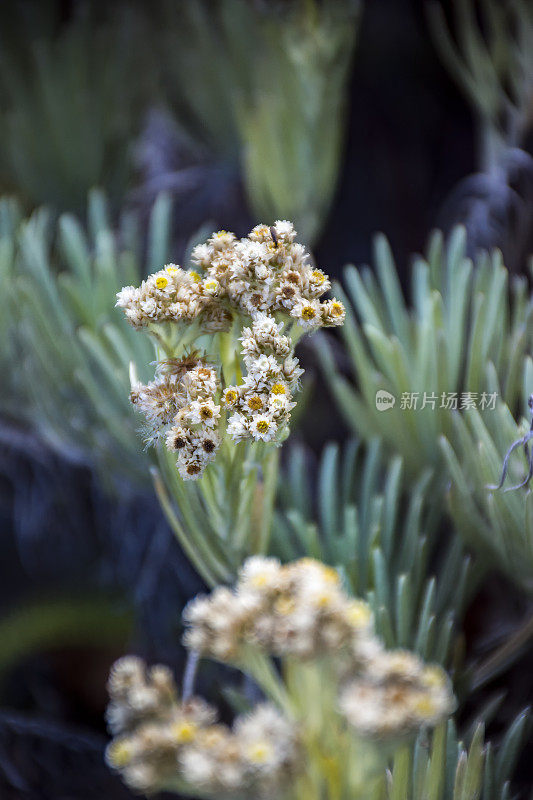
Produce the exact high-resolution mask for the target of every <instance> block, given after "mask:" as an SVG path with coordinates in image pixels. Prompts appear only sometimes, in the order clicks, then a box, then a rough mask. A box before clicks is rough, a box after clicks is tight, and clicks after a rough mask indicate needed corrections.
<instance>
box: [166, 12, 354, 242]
mask: <svg viewBox="0 0 533 800" xmlns="http://www.w3.org/2000/svg"><path fill="white" fill-rule="evenodd" d="M163 9H164V12H165V13H164V16H163V19H164V25H162V31H161V41H162V46H163V52H164V54H165V59H164V64H163V65H162V74H163V77H164V78H166V92H167V96H168V99H169V101H170V104H171V106H172V107H173V109H174V110H175V112H176V115H177V118H178V121H180V122H181V123H182V124H184V125H185V126H186V127H187V126H188V127H189V128H190V129H191V130H193V131H194V132H195V133H196V135H197V136H198V137H199V138H200V140H201V141H203V142H204V143H206V144H207V145H208V146H209V147H210V148H211V149H213V150H214V151H215V152H217V153H219V154H221V155H222V156H224V157H225V158H229V159H234V160H235V159H236V158H239V157H240V158H241V159H242V162H243V166H244V177H245V185H246V190H247V193H248V197H249V199H250V202H251V206H252V211H253V213H254V215H255V217H256V218H257V219H258V220H260V219H268V220H272V221H273V220H274V219H277V218H280V217H281V218H287V219H290V220H292V221H293V222H294V224H295V226H296V229H297V230H298V232H299V234H300V236H301V238H302V239H303V241H306V242H312V240H313V239H314V238H316V236H317V234H318V233H319V231H320V228H321V226H322V224H323V223H324V219H325V215H326V213H327V211H328V208H329V205H330V203H331V199H332V195H333V191H334V189H335V184H336V179H337V174H338V169H339V163H340V157H341V149H342V132H343V120H344V106H345V101H346V85H347V79H348V67H349V64H350V58H351V54H352V51H353V46H354V42H355V35H356V32H357V20H358V15H359V9H360V4H359V2H358V0H342V2H339V3H318V2H316V0H309V1H308V2H302V0H290V2H288V3H286V4H285V5H284V6H283V7H281V8H278V7H274V8H271V9H270V8H268V6H267V5H265V6H264V7H262V8H258V6H257V5H254V4H252V3H247V2H245V0H227V1H226V0H225V1H224V2H213V3H209V2H204V1H202V0H195V1H194V2H189V3H187V4H176V3H166V4H163ZM184 72H186V73H187V75H188V76H190V77H191V79H190V80H187V81H183V80H182V79H181V76H182V75H183V74H184Z"/></svg>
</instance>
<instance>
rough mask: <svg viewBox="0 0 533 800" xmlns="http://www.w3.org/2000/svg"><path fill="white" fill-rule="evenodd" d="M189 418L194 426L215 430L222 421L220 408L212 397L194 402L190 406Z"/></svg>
mask: <svg viewBox="0 0 533 800" xmlns="http://www.w3.org/2000/svg"><path fill="white" fill-rule="evenodd" d="M187 418H188V420H189V422H191V423H192V424H193V425H203V426H204V427H206V428H214V427H215V426H216V425H217V424H218V421H219V419H220V406H219V405H216V404H215V401H214V400H213V398H212V397H208V398H206V399H202V400H193V401H192V403H190V405H189V410H188V413H187Z"/></svg>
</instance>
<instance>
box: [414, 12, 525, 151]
mask: <svg viewBox="0 0 533 800" xmlns="http://www.w3.org/2000/svg"><path fill="white" fill-rule="evenodd" d="M428 10H429V22H430V27H431V32H432V34H433V39H434V42H435V45H436V47H437V49H438V51H439V53H440V55H441V57H442V60H443V62H444V64H445V65H446V66H447V67H448V69H449V70H450V73H451V74H452V76H453V77H454V78H455V80H456V81H457V83H458V84H459V86H461V88H462V89H463V91H464V92H465V94H466V96H467V98H468V100H469V102H470V103H471V105H472V106H473V107H474V109H475V110H476V111H477V114H478V116H479V117H480V120H481V124H482V134H483V135H484V137H485V142H484V145H485V151H484V153H483V158H484V160H485V164H484V166H485V167H488V166H490V164H491V162H492V161H493V160H494V158H495V156H496V157H497V155H498V149H499V147H501V144H502V143H505V144H506V145H510V146H519V145H520V144H521V142H522V139H523V138H524V135H525V134H526V133H527V131H528V129H529V128H530V127H531V123H532V121H533V116H532V104H531V100H532V96H533V88H532V87H533V82H532V81H533V8H532V6H531V3H529V2H527V0H512V1H511V2H507V3H501V2H499V0H457V1H456V2H455V3H454V11H455V14H454V29H455V39H456V41H454V35H452V33H451V32H450V29H449V27H448V24H447V22H446V18H445V15H444V11H443V8H442V6H441V5H440V3H438V2H432V3H430V4H428Z"/></svg>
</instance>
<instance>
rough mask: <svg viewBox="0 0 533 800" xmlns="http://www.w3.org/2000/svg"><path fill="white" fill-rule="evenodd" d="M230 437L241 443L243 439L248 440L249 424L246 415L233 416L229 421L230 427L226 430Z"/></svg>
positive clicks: (237, 414)
mask: <svg viewBox="0 0 533 800" xmlns="http://www.w3.org/2000/svg"><path fill="white" fill-rule="evenodd" d="M226 431H227V434H228V436H231V438H232V439H233V440H234V441H235V442H241V441H242V440H243V439H246V438H247V437H248V435H249V432H248V422H247V420H246V417H245V416H244V414H239V413H236V414H232V416H231V417H230V418H229V420H228V427H227V428H226Z"/></svg>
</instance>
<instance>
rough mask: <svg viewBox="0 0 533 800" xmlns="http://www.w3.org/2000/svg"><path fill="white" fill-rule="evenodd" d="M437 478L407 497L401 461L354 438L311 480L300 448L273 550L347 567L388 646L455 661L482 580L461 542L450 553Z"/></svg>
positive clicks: (333, 449) (330, 451)
mask: <svg viewBox="0 0 533 800" xmlns="http://www.w3.org/2000/svg"><path fill="white" fill-rule="evenodd" d="M429 482H430V474H429V471H427V472H426V473H425V474H424V475H422V476H421V477H420V479H419V480H418V481H417V482H416V483H414V485H412V486H411V487H410V490H409V492H408V493H407V492H406V482H405V479H404V476H403V466H402V460H401V458H399V457H398V456H396V457H393V458H392V459H391V460H390V461H389V462H387V461H386V460H385V459H384V457H383V447H382V445H381V444H380V443H379V441H377V440H375V441H373V442H372V443H371V444H370V445H369V447H368V448H367V450H366V452H361V448H360V446H359V445H358V444H357V443H356V442H354V441H352V442H351V443H350V444H349V445H348V446H347V447H346V448H345V450H344V452H343V453H342V454H341V452H340V450H339V447H338V446H337V445H329V446H328V447H327V448H326V449H325V451H324V453H323V455H322V458H321V460H320V463H319V466H318V473H317V477H316V483H313V484H311V482H310V481H309V480H308V479H307V478H306V463H305V453H304V451H302V450H301V449H298V448H293V450H292V451H291V453H290V458H289V462H288V469H287V473H286V475H284V476H283V478H282V480H281V481H280V489H279V492H280V497H281V509H282V511H281V513H279V514H278V515H277V516H276V520H275V524H274V542H273V546H274V549H275V551H276V552H278V553H279V554H280V555H281V556H282V557H283V559H284V560H291V559H293V558H297V557H298V556H300V555H302V554H305V555H310V556H312V557H314V558H318V559H319V560H321V561H324V562H326V563H329V564H332V565H333V566H336V567H338V568H339V570H340V572H341V574H342V575H343V576H344V578H345V580H346V582H347V584H348V586H349V587H350V590H351V591H352V592H353V593H354V594H355V595H356V596H360V597H363V598H365V599H366V600H367V601H368V602H369V604H370V605H371V607H372V608H373V610H374V614H375V619H376V627H377V631H378V633H379V634H380V636H382V637H383V639H384V641H385V643H386V645H387V646H388V647H407V648H409V649H412V650H414V651H415V652H417V653H418V654H419V655H420V656H421V657H422V658H424V659H425V660H429V661H439V662H440V663H445V662H449V660H450V656H451V651H452V645H453V631H454V625H455V624H456V623H458V622H460V621H461V618H462V614H463V611H464V606H465V602H466V601H467V599H468V597H470V596H471V594H472V592H473V591H474V590H475V586H476V584H477V579H476V577H475V574H474V571H473V570H472V565H471V563H470V559H469V558H468V557H467V556H466V555H465V554H464V552H463V550H462V546H461V543H460V540H458V539H457V538H454V539H452V540H451V542H450V543H449V544H448V545H446V546H445V548H444V549H443V548H442V544H443V543H442V541H439V539H442V537H440V536H439V528H438V523H439V515H438V508H437V507H436V506H435V505H433V504H432V503H431V494H430V492H429V491H428V484H429ZM436 512H437V513H436ZM314 517H318V523H315V522H313V521H312V520H313V518H314ZM437 545H439V547H440V548H441V552H440V556H439V562H438V564H439V566H438V567H436V568H437V572H436V575H435V576H433V575H432V570H433V568H434V564H433V561H434V554H435V549H436V547H437ZM435 566H436V564H435Z"/></svg>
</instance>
